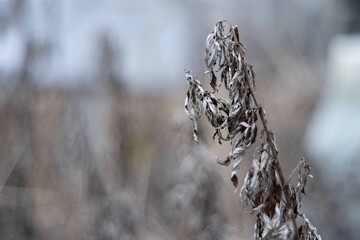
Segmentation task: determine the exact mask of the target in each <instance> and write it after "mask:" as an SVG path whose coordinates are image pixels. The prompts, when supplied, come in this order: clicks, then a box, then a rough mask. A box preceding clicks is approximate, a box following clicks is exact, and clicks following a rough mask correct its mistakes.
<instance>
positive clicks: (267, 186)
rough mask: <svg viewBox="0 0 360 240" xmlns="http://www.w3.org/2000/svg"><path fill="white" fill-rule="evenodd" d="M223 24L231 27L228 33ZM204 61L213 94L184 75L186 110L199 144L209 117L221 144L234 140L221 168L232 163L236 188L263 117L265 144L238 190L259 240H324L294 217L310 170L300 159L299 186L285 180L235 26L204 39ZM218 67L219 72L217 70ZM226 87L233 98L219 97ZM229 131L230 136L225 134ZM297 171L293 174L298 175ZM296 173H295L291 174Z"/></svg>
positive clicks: (219, 28) (220, 24)
mask: <svg viewBox="0 0 360 240" xmlns="http://www.w3.org/2000/svg"><path fill="white" fill-rule="evenodd" d="M224 23H226V24H229V25H230V26H229V28H228V32H227V31H226V27H225V25H224ZM205 63H206V67H207V69H208V70H207V71H206V72H207V73H208V74H209V77H210V85H211V87H212V89H213V91H212V92H209V91H206V90H205V89H204V88H203V86H202V84H201V82H200V81H199V80H198V79H197V78H196V77H194V76H192V75H191V74H190V72H187V73H186V76H187V81H188V83H189V90H188V92H187V95H186V98H185V104H184V107H185V112H186V113H187V114H188V115H189V117H190V119H191V120H193V121H194V131H193V135H194V139H195V141H197V134H198V124H199V119H200V117H201V115H202V114H203V113H205V115H206V117H207V119H208V121H209V122H210V123H211V125H212V126H213V127H214V130H215V132H214V135H213V137H214V138H215V137H216V136H217V137H218V141H219V143H221V141H230V143H231V146H232V149H231V151H230V153H229V154H228V157H227V158H226V159H225V160H224V161H222V162H221V164H222V165H226V166H227V165H229V164H230V163H233V169H232V172H231V181H232V183H233V185H234V186H235V187H236V188H238V183H239V180H238V170H239V168H240V164H241V161H242V160H243V159H244V157H245V154H246V151H247V150H248V149H249V147H250V146H251V145H253V144H254V143H255V142H256V140H257V131H258V128H259V127H260V126H258V124H257V119H259V118H260V121H261V125H262V131H261V135H262V136H263V142H262V143H261V145H260V146H259V147H258V148H257V150H256V152H255V154H254V159H253V161H252V166H251V168H250V169H249V170H248V172H247V174H246V176H245V179H244V184H243V186H242V187H241V190H240V198H241V200H242V201H243V202H244V203H245V204H246V205H250V206H251V207H252V212H253V213H255V214H256V216H257V221H256V223H255V234H254V238H255V239H259V240H260V239H299V238H301V239H306V240H308V239H314V240H319V239H321V237H320V235H318V234H317V232H316V228H315V227H313V226H312V225H311V223H310V222H309V220H308V219H305V218H304V224H302V225H301V226H300V228H298V227H297V222H296V217H297V215H298V214H300V213H299V211H298V209H299V208H300V207H301V205H302V198H303V195H304V194H305V185H306V181H307V177H308V176H310V167H309V165H308V164H307V163H306V162H305V160H302V161H301V164H299V165H298V166H297V167H296V169H297V170H298V173H299V177H298V182H297V185H296V187H294V186H293V185H290V184H289V183H288V182H285V178H284V174H283V171H282V169H281V166H280V162H279V160H278V149H277V147H276V143H275V136H274V134H273V132H272V131H271V129H270V128H269V126H268V123H267V120H266V116H265V111H264V109H263V108H262V106H261V104H260V103H259V101H258V99H257V98H256V96H255V93H254V89H255V72H254V71H253V69H252V66H251V65H250V64H248V63H247V62H246V60H245V47H244V45H243V44H242V43H241V42H240V40H239V30H238V28H237V26H232V25H231V24H230V23H229V22H228V21H221V22H218V23H217V24H216V25H215V27H214V31H213V32H212V33H210V34H209V36H208V38H207V41H206V51H205ZM216 68H218V69H216ZM222 84H224V86H225V89H226V90H227V91H228V93H229V99H223V98H218V97H217V96H216V95H215V93H216V92H217V91H218V89H219V88H220V86H221V85H222ZM223 129H227V132H228V134H227V136H226V137H224V136H223V132H222V131H221V130H223ZM296 169H295V170H294V172H295V171H296ZM292 175H293V173H292V174H291V176H292Z"/></svg>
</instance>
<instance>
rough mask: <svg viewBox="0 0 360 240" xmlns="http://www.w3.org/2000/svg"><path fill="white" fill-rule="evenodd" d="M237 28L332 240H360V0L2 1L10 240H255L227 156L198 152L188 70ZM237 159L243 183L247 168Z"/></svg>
mask: <svg viewBox="0 0 360 240" xmlns="http://www.w3.org/2000/svg"><path fill="white" fill-rule="evenodd" d="M223 19H227V20H229V21H231V22H232V23H233V24H236V25H238V26H239V29H240V38H241V40H242V41H243V42H244V44H245V45H246V47H247V59H248V62H250V63H251V64H252V65H254V68H255V71H256V74H257V95H258V97H259V100H260V101H261V102H262V105H263V107H264V108H265V109H266V111H267V117H268V121H269V124H270V126H271V128H272V130H273V132H274V133H275V136H276V138H277V143H278V148H279V151H280V155H279V156H280V160H281V164H282V165H283V168H284V172H285V175H286V176H288V175H289V174H290V173H291V172H292V170H293V168H294V167H295V166H296V165H297V163H298V161H299V160H300V159H301V157H305V158H306V159H307V160H308V162H309V163H310V165H311V167H312V174H313V175H314V178H312V179H310V180H309V182H308V191H307V198H306V200H305V204H304V207H303V209H302V211H303V212H305V213H306V214H307V216H308V218H309V219H310V220H311V221H312V223H313V224H314V225H315V226H316V227H317V229H318V231H319V233H320V234H321V235H322V237H323V239H360V232H359V231H358V228H359V227H360V225H359V222H360V221H359V220H360V189H359V186H360V185H359V184H360V175H359V173H358V169H359V167H360V162H359V156H360V127H359V123H360V35H359V34H358V33H359V31H360V3H359V1H357V0H301V1H288V0H266V1H265V0H263V1H261V0H259V1H247V0H238V1H230V0H222V1H213V0H211V1H209V0H206V1H205V0H191V1H190V0H184V1H176V0H146V1H126V0H120V1H117V0H102V1H96V0H76V1H72V0H57V1H53V0H0V239H167V240H171V239H252V236H253V226H254V216H252V215H251V214H250V213H249V210H250V209H248V208H246V207H244V206H243V205H242V204H241V203H240V202H239V200H240V199H239V197H238V193H237V192H234V190H235V189H234V188H233V186H232V184H231V181H230V179H229V174H230V170H231V169H230V168H226V167H222V166H220V165H217V164H216V161H217V160H216V159H217V157H219V158H220V159H222V158H225V157H226V155H227V151H228V150H229V146H228V144H225V145H224V146H218V145H217V144H216V143H213V142H212V141H211V134H212V133H211V129H210V128H209V125H207V124H206V123H205V122H204V124H203V125H202V128H201V139H202V141H203V142H202V143H201V144H200V145H196V144H195V143H194V142H193V141H192V123H191V121H190V120H189V119H188V118H187V117H186V116H185V113H184V111H183V99H184V96H185V93H186V88H187V86H186V81H185V76H184V69H186V70H192V71H193V73H194V74H195V75H197V76H199V78H201V79H204V80H203V81H204V85H206V82H207V81H208V80H207V79H206V78H204V77H205V76H204V73H203V72H204V70H205V67H204V64H203V63H204V61H203V56H204V48H205V39H206V37H207V34H209V33H210V32H211V31H212V29H213V26H214V24H215V23H216V22H217V21H220V20H223ZM251 155H252V154H251V153H250V152H249V153H248V156H247V158H246V160H244V161H243V163H242V164H243V165H242V170H241V172H242V174H243V176H245V172H246V171H247V169H248V168H249V166H250V160H251Z"/></svg>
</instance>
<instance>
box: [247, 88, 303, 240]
mask: <svg viewBox="0 0 360 240" xmlns="http://www.w3.org/2000/svg"><path fill="white" fill-rule="evenodd" d="M247 85H248V88H249V91H250V95H251V97H252V100H253V101H254V104H255V106H256V108H257V109H258V114H259V116H260V120H261V124H262V126H263V129H264V132H265V135H266V138H267V142H268V143H269V144H270V149H271V153H272V154H271V155H272V157H273V159H274V164H275V169H276V171H277V173H278V175H279V178H280V184H281V187H282V190H283V193H284V196H285V201H286V205H287V206H288V207H289V208H290V207H291V201H290V192H289V189H288V188H287V187H286V182H285V178H284V174H283V171H282V169H281V165H280V162H279V160H278V149H277V147H276V143H275V140H274V137H273V133H272V131H271V130H270V129H269V127H268V125H267V120H266V117H265V112H264V109H263V108H262V106H261V105H260V104H259V102H258V100H257V98H256V96H255V93H254V91H253V89H252V87H251V85H250V84H249V82H247ZM294 171H295V169H294ZM292 222H293V224H294V226H295V229H297V226H296V220H295V218H294V217H293V219H292ZM298 239H299V236H298V232H297V231H295V236H294V240H298Z"/></svg>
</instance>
